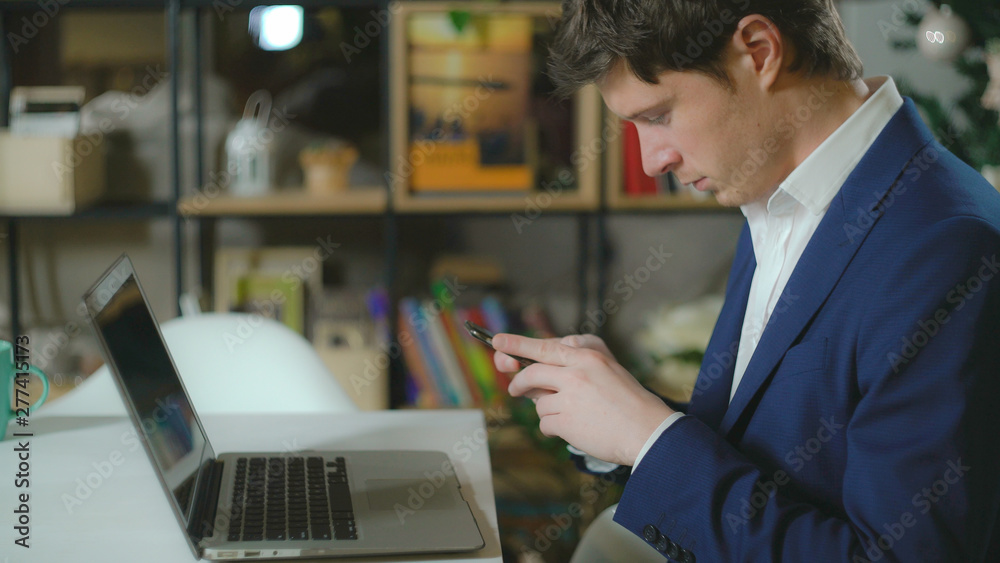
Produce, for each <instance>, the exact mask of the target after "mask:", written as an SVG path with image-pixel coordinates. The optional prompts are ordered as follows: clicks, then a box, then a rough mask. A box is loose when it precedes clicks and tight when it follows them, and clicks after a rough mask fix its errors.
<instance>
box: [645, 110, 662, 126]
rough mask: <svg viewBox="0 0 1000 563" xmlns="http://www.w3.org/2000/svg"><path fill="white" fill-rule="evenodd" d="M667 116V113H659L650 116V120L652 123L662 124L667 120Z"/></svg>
mask: <svg viewBox="0 0 1000 563" xmlns="http://www.w3.org/2000/svg"><path fill="white" fill-rule="evenodd" d="M666 118H667V114H665V113H661V114H660V115H658V116H656V117H651V118H649V119H648V121H649V124H650V125H662V124H663V122H664V121H665V120H666Z"/></svg>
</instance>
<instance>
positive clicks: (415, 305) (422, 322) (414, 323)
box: [399, 297, 459, 407]
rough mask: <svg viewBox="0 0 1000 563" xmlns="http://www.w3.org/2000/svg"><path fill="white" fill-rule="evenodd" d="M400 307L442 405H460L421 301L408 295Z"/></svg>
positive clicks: (400, 303)
mask: <svg viewBox="0 0 1000 563" xmlns="http://www.w3.org/2000/svg"><path fill="white" fill-rule="evenodd" d="M399 308H400V311H401V314H403V315H405V319H406V321H407V328H406V330H408V331H409V336H410V338H412V339H414V340H415V341H416V342H417V345H418V347H419V349H420V357H421V358H423V361H424V366H426V369H427V373H429V374H430V376H431V379H432V381H433V383H434V387H435V389H436V390H437V392H438V395H439V396H440V398H441V403H440V404H441V406H443V407H444V406H454V405H458V404H459V400H458V395H457V394H456V393H455V390H454V389H453V388H452V386H451V384H450V383H449V381H448V377H447V376H446V375H445V372H444V368H443V367H442V365H441V363H440V361H439V360H438V352H437V350H436V349H435V346H434V345H433V343H432V338H431V334H430V330H429V323H428V321H427V320H426V319H425V318H424V316H423V312H422V311H421V309H420V304H419V302H418V301H417V300H416V299H415V298H413V297H407V298H404V299H402V300H400V302H399ZM401 326H402V325H401ZM400 338H403V336H401V337H400Z"/></svg>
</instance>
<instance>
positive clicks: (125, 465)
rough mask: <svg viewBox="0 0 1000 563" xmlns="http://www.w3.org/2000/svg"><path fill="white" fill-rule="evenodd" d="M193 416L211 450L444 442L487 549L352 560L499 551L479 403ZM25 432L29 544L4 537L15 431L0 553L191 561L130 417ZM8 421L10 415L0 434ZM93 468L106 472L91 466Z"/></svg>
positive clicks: (30, 557) (35, 426) (2, 462)
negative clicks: (338, 411)
mask: <svg viewBox="0 0 1000 563" xmlns="http://www.w3.org/2000/svg"><path fill="white" fill-rule="evenodd" d="M202 423H203V424H204V425H205V431H206V432H207V433H208V436H209V439H210V440H211V441H212V446H213V447H214V448H215V451H216V453H222V452H227V451H259V450H270V451H278V452H292V451H298V450H307V449H315V450H321V449H322V450H337V449H344V450H346V449H358V450H364V449H370V450H381V449H434V450H441V451H444V452H445V453H447V454H448V455H449V457H451V460H452V462H453V463H454V465H455V468H456V472H457V475H458V479H459V482H460V483H461V484H462V489H463V491H465V492H466V500H468V501H469V504H470V506H471V508H472V513H473V515H474V516H475V518H476V522H477V523H478V524H479V529H480V531H481V532H482V534H483V538H484V540H485V541H486V547H484V548H483V549H482V550H479V551H477V552H472V553H466V554H457V555H452V556H432V557H426V556H425V557H399V556H395V557H393V558H391V559H389V558H386V559H383V558H370V557H369V558H364V559H359V560H360V561H365V562H372V563H374V562H377V561H439V560H441V561H493V562H496V563H500V561H501V555H500V538H499V531H498V528H497V516H496V505H495V501H494V497H493V482H492V477H491V472H490V457H489V450H488V448H487V445H486V428H485V422H484V419H483V415H482V412H480V411H477V410H457V411H453V410H447V411H383V412H370V413H352V414H330V415H317V414H303V415H271V414H268V415H238V416H237V415H214V416H213V415H206V416H202ZM27 430H29V431H31V432H33V433H34V436H33V437H32V438H30V446H29V447H30V458H29V463H30V488H29V489H27V491H28V493H29V494H30V503H29V504H30V517H31V521H30V524H29V526H30V531H31V534H30V540H29V544H30V546H31V547H30V548H29V549H24V548H22V547H19V546H17V545H14V540H15V539H17V537H18V534H17V532H15V531H14V529H13V526H14V525H15V524H14V517H15V516H16V515H15V514H13V511H14V509H15V508H17V506H18V504H20V503H19V502H18V501H17V494H18V493H23V492H25V489H23V488H20V489H18V488H15V486H14V476H15V474H16V473H17V466H18V463H19V460H18V459H17V458H18V454H17V453H16V452H15V451H14V450H15V448H16V447H17V444H18V443H17V439H16V438H7V439H6V440H5V441H3V442H0V468H2V471H3V473H4V474H3V475H0V482H2V483H3V484H2V485H0V514H2V516H0V554H2V555H0V562H4V563H6V561H10V562H11V563H13V562H19V561H29V562H34V561H38V562H53V563H55V562H66V561H100V562H102V563H114V562H119V561H135V562H140V561H141V562H144V563H145V562H154V563H155V562H164V563H166V562H169V563H178V562H186V561H194V556H193V555H192V553H191V550H190V549H189V548H188V546H187V542H186V541H185V539H184V536H183V533H182V531H181V529H180V527H179V526H178V524H177V520H176V519H175V518H174V515H173V512H172V511H171V509H170V505H169V504H168V503H167V500H166V498H165V497H164V495H163V492H162V488H161V487H160V484H159V482H158V481H157V479H156V475H155V474H154V473H153V468H152V466H151V465H150V462H149V458H148V456H147V455H146V452H145V450H144V449H143V448H142V445H141V444H140V443H139V442H138V441H137V440H136V439H135V438H134V434H133V430H132V424H131V422H130V421H129V420H127V419H124V418H101V417H77V418H58V417H52V418H46V417H41V416H40V417H37V418H32V419H31V424H30V426H29V427H28V428H27ZM17 431H20V430H19V429H17V427H16V426H14V425H11V427H10V429H9V432H8V436H10V433H12V432H17ZM115 462H117V464H115ZM102 471H103V472H104V473H105V475H107V476H106V477H104V476H101V472H102ZM88 480H89V481H90V483H89V484H88ZM92 485H96V486H92ZM470 491H471V494H469V492H470ZM88 492H89V494H88ZM80 497H85V498H80ZM76 498H79V502H77V500H76ZM4 557H9V559H4ZM311 561H317V560H311ZM332 561H341V562H342V561H345V560H344V559H335V560H332Z"/></svg>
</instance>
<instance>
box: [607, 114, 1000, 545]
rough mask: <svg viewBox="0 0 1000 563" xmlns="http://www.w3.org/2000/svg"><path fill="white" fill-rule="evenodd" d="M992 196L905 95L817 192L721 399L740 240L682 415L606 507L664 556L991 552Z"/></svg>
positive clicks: (731, 342)
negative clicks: (836, 187) (835, 180)
mask: <svg viewBox="0 0 1000 563" xmlns="http://www.w3.org/2000/svg"><path fill="white" fill-rule="evenodd" d="M998 254H1000V194H998V193H997V192H996V190H994V188H993V187H992V186H990V185H989V184H988V183H987V182H986V181H985V180H983V178H982V177H981V176H979V175H978V174H976V173H975V172H974V171H973V170H972V169H971V168H969V167H968V166H966V165H965V164H963V163H962V162H961V161H959V160H958V159H957V158H956V157H954V156H953V155H952V154H951V153H949V152H948V151H947V150H946V149H945V148H944V147H943V146H941V145H940V144H939V143H938V142H937V141H935V140H934V139H933V136H932V135H931V133H930V131H929V130H928V129H927V128H926V127H925V126H924V125H923V123H922V122H921V120H920V117H919V115H918V114H917V112H916V110H915V108H914V106H913V103H912V102H911V101H909V100H907V101H906V102H905V104H904V106H903V107H902V108H901V109H900V110H899V112H898V113H897V114H896V115H895V116H894V117H893V118H892V120H891V121H890V122H889V124H888V125H887V126H886V128H885V129H884V130H883V131H882V133H881V134H880V135H879V137H878V139H877V140H876V141H875V144H874V145H873V146H872V147H871V149H870V150H869V151H868V153H867V154H866V155H865V156H864V158H863V159H862V160H861V162H860V163H859V164H858V166H857V167H856V169H855V170H854V171H853V173H852V174H851V175H850V177H849V178H848V180H847V181H846V183H845V185H844V187H843V188H842V189H841V190H840V192H839V193H838V195H837V196H836V197H835V198H834V200H833V202H832V203H831V205H830V208H829V210H828V211H827V213H826V215H825V217H824V218H823V221H822V223H821V224H820V226H819V228H818V229H817V230H816V232H815V234H814V235H813V237H812V239H811V240H810V241H809V244H808V246H807V247H806V249H805V252H804V253H803V255H802V257H801V259H800V261H799V263H798V265H797V266H796V268H795V271H794V272H793V273H792V276H791V278H790V279H789V281H788V284H787V286H786V288H785V290H784V292H783V294H782V297H781V300H780V302H779V304H778V306H777V307H776V309H775V311H774V313H773V316H772V317H771V319H770V321H769V322H768V324H767V326H766V328H765V330H764V332H763V334H762V336H761V340H760V343H759V345H758V347H757V349H756V351H755V353H754V355H753V357H752V359H751V360H750V363H749V365H748V367H747V369H746V372H745V375H744V377H743V380H742V382H741V384H740V385H739V387H738V389H737V392H736V395H735V397H733V400H732V402H731V403H730V401H729V396H730V388H731V385H732V379H733V366H734V363H735V356H736V350H737V346H738V342H739V337H740V329H741V326H742V323H743V316H744V312H745V311H746V306H747V297H748V294H749V290H750V280H751V278H752V276H753V272H754V268H755V261H754V255H753V248H752V245H751V242H750V236H749V231H748V230H747V229H746V228H745V229H744V231H743V234H742V236H741V237H740V240H739V243H738V247H737V252H736V258H735V260H734V263H733V268H732V271H731V274H730V277H729V284H728V288H727V295H726V301H725V305H724V307H723V309H722V312H721V314H720V316H719V321H718V324H717V325H716V328H715V332H714V334H713V336H712V339H711V342H710V344H709V346H708V349H707V352H706V355H705V360H704V363H703V364H702V367H701V371H700V373H699V375H698V380H697V385H696V389H695V391H694V395H693V398H692V401H691V405H690V408H689V410H688V414H689V415H690V416H685V417H683V418H682V419H680V420H679V421H677V422H676V423H675V424H674V425H673V426H671V427H670V428H669V429H667V431H666V432H664V433H663V435H662V436H661V437H660V438H659V439H658V440H657V441H656V443H655V444H654V445H653V446H652V448H651V449H650V450H649V451H648V453H647V454H646V456H645V457H644V458H643V461H642V463H640V464H639V466H638V467H637V468H636V469H635V471H634V472H633V474H632V476H631V478H630V480H629V482H628V484H627V486H626V488H625V492H624V494H623V496H622V498H621V502H620V503H619V506H618V510H617V513H616V515H615V520H616V521H617V522H619V523H620V524H621V525H623V526H625V527H626V528H627V529H629V530H631V531H632V532H634V533H636V534H638V535H639V536H640V537H644V538H645V539H646V540H647V541H648V542H650V543H651V544H652V545H654V546H655V547H657V548H658V549H660V550H661V551H663V552H664V553H665V554H666V555H668V556H670V557H671V558H673V559H677V560H680V561H693V560H695V559H697V560H699V561H711V562H726V561H767V562H771V561H796V562H799V561H852V562H853V561H906V562H911V561H963V562H965V561H984V560H986V561H998V560H1000V545H998V543H1000V539H998V535H1000V532H998V530H1000V526H998V522H997V514H998V507H1000V443H998V442H1000V440H998V439H997V437H998V431H1000V408H998V405H997V402H998V401H1000V340H998V335H1000V330H998V329H1000V326H998V325H1000V276H998V273H1000V262H998V261H997V259H998Z"/></svg>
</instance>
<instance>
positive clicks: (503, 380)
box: [468, 300, 510, 394]
mask: <svg viewBox="0 0 1000 563" xmlns="http://www.w3.org/2000/svg"><path fill="white" fill-rule="evenodd" d="M487 308H493V307H492V306H490V305H487V304H486V300H484V301H483V306H481V307H479V308H476V307H470V308H469V310H468V315H469V320H471V321H472V322H474V323H476V324H477V325H479V326H481V327H485V328H488V329H490V331H491V332H504V331H505V330H506V323H505V322H503V319H502V317H499V316H497V313H496V311H494V312H493V315H492V317H493V319H492V320H487V319H488V317H487V315H486V314H485V313H484V311H483V309H487ZM497 326H503V327H504V328H503V330H498V329H496V328H494V327H497ZM493 354H494V352H493V351H492V350H491V351H489V352H487V358H488V359H489V365H490V368H491V369H492V370H493V377H494V380H495V381H496V388H497V391H498V392H499V393H504V394H506V393H507V387H509V386H510V376H509V375H507V374H506V373H504V372H502V371H500V370H498V369H496V364H495V363H494V362H493Z"/></svg>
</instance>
